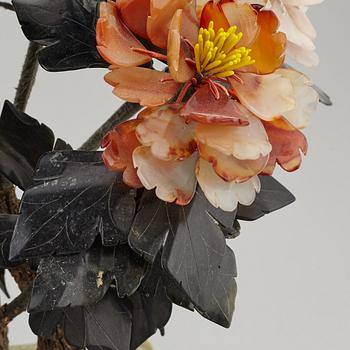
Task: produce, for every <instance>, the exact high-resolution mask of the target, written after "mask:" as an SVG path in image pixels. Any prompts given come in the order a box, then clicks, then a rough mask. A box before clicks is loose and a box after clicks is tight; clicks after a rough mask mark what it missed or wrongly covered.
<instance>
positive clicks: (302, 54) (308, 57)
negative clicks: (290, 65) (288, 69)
mask: <svg viewBox="0 0 350 350" xmlns="http://www.w3.org/2000/svg"><path fill="white" fill-rule="evenodd" d="M287 55H288V56H289V57H290V58H292V59H293V60H294V61H296V62H299V63H301V64H303V65H304V66H306V67H315V66H317V65H318V64H319V63H320V58H319V56H318V54H317V53H316V52H315V50H307V49H305V48H303V47H301V46H298V45H295V44H293V43H291V42H288V43H287Z"/></svg>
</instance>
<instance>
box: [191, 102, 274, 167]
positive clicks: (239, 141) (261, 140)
mask: <svg viewBox="0 0 350 350" xmlns="http://www.w3.org/2000/svg"><path fill="white" fill-rule="evenodd" d="M237 105H239V104H237ZM239 108H241V109H242V111H243V112H244V117H245V118H246V119H247V120H248V121H249V125H248V126H228V125H215V124H200V123H199V124H198V125H197V127H196V137H197V140H198V141H199V142H201V143H203V144H205V145H208V146H209V147H212V148H214V149H216V150H217V151H219V152H222V153H223V154H225V155H228V156H230V155H232V156H234V157H236V158H237V159H240V160H247V159H251V160H255V159H258V158H260V157H261V156H266V155H267V154H269V153H270V152H271V145H270V143H269V141H268V137H267V134H266V131H265V128H264V126H263V125H262V123H261V121H260V120H259V119H258V118H257V117H255V116H254V115H253V114H252V113H251V112H249V111H248V110H247V109H246V108H244V107H243V106H242V105H239Z"/></svg>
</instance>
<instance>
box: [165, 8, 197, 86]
mask: <svg viewBox="0 0 350 350" xmlns="http://www.w3.org/2000/svg"><path fill="white" fill-rule="evenodd" d="M188 23H189V21H188V18H187V19H186V16H185V15H184V11H183V10H177V11H176V12H175V14H174V16H173V19H172V21H171V23H170V28H169V35H168V66H169V71H170V73H171V76H172V77H173V78H174V79H175V80H176V81H178V82H183V83H184V82H186V81H188V80H190V79H191V78H192V77H193V76H194V74H195V69H194V67H192V66H190V65H189V64H188V63H187V62H186V61H185V59H186V58H188V57H190V51H189V50H190V49H189V47H188V45H187V44H186V43H185V42H184V41H183V40H182V37H183V36H182V34H181V33H182V32H183V28H184V27H183V26H184V25H187V27H188ZM195 28H196V32H197V33H198V27H195Z"/></svg>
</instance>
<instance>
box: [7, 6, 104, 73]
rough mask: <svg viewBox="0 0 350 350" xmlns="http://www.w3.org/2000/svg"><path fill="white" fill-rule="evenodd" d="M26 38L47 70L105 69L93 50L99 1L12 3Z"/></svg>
mask: <svg viewBox="0 0 350 350" xmlns="http://www.w3.org/2000/svg"><path fill="white" fill-rule="evenodd" d="M12 2H13V5H14V7H15V10H16V13H17V17H18V20H19V22H20V24H21V26H22V30H23V32H24V34H25V36H26V37H27V38H28V39H29V40H31V41H35V42H37V43H39V44H41V45H43V46H45V47H44V48H43V49H42V50H41V51H40V52H39V57H38V58H39V62H40V64H41V66H42V67H43V68H44V69H46V70H48V71H66V70H74V69H81V68H91V67H108V64H107V62H105V61H104V60H103V59H102V58H101V56H100V55H99V54H98V52H97V50H96V29H95V27H96V21H97V19H98V4H99V2H100V1H99V0H13V1H12Z"/></svg>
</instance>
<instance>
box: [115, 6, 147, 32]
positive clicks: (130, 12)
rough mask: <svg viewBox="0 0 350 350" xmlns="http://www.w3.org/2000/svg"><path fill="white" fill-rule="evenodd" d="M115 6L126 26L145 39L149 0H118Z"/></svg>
mask: <svg viewBox="0 0 350 350" xmlns="http://www.w3.org/2000/svg"><path fill="white" fill-rule="evenodd" d="M117 6H118V7H119V9H120V14H121V17H122V19H123V22H124V23H125V24H126V26H127V27H128V28H129V29H130V30H131V31H132V32H133V33H135V34H137V35H139V36H140V37H142V38H144V39H147V38H148V36H147V18H148V15H149V10H150V0H119V1H118V3H117Z"/></svg>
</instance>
